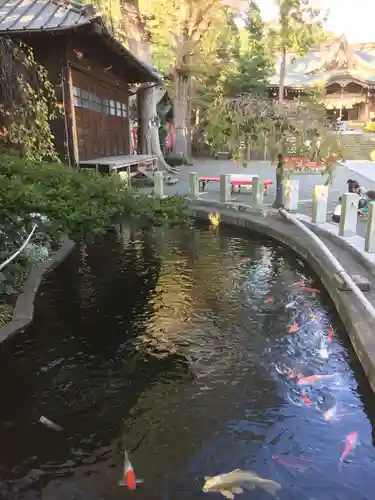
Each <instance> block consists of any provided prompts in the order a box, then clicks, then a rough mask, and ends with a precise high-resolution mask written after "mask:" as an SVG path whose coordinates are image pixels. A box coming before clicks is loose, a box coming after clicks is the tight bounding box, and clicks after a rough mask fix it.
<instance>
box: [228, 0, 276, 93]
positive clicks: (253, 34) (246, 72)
mask: <svg viewBox="0 0 375 500" xmlns="http://www.w3.org/2000/svg"><path fill="white" fill-rule="evenodd" d="M244 24H245V26H244V29H243V33H241V32H239V33H238V35H237V36H238V37H239V41H238V42H239V43H237V44H235V45H234V55H233V59H234V68H232V71H231V72H229V74H228V75H227V78H226V80H225V81H224V82H223V89H222V90H223V92H224V93H225V94H227V95H231V96H234V95H239V94H244V93H251V94H258V95H259V94H265V93H266V91H267V85H268V78H269V77H270V75H271V72H272V69H273V64H272V61H271V59H270V58H269V57H268V56H267V55H266V52H265V43H264V42H265V39H264V24H263V20H262V17H261V14H260V10H259V7H258V5H257V4H256V3H255V2H254V1H253V0H250V2H249V6H248V9H247V11H245V17H244Z"/></svg>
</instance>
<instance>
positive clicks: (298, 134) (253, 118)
mask: <svg viewBox="0 0 375 500" xmlns="http://www.w3.org/2000/svg"><path fill="white" fill-rule="evenodd" d="M208 123H209V127H208V128H207V135H208V138H209V140H210V141H211V143H212V144H213V146H214V147H215V148H216V149H220V148H223V147H226V148H227V150H228V151H229V152H230V153H231V154H232V155H233V157H234V158H235V159H236V160H239V161H241V162H242V163H243V164H246V159H245V156H246V155H245V152H246V151H245V149H246V148H245V145H246V144H248V141H249V140H251V142H252V145H253V146H254V145H256V144H257V143H258V145H259V143H260V142H261V141H262V139H263V140H264V139H266V140H267V147H268V151H269V152H270V153H271V156H272V157H273V158H275V157H276V155H277V154H278V153H283V154H288V153H289V152H290V151H289V150H290V148H291V147H293V148H294V149H295V152H294V154H297V155H302V156H306V157H308V158H310V159H312V160H315V161H320V160H325V159H326V157H330V156H332V155H340V148H339V144H338V141H337V138H336V136H335V135H333V134H331V133H330V132H329V131H328V129H327V128H326V118H325V112H324V107H323V106H322V105H321V104H320V103H319V102H318V101H317V100H316V99H315V98H314V97H313V96H310V97H306V98H305V99H301V100H300V101H298V102H294V101H289V102H286V103H282V104H280V103H278V102H275V101H274V100H272V99H268V98H262V97H258V96H252V95H250V94H244V95H241V96H238V97H236V98H228V97H224V96H220V97H219V98H218V102H217V103H216V105H215V106H213V107H212V108H211V110H210V114H209V117H208ZM262 144H263V143H262Z"/></svg>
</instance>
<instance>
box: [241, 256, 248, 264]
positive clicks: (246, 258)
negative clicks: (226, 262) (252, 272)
mask: <svg viewBox="0 0 375 500" xmlns="http://www.w3.org/2000/svg"><path fill="white" fill-rule="evenodd" d="M250 261H251V259H250V257H243V258H242V259H240V260H239V262H240V263H241V264H245V263H246V262H250Z"/></svg>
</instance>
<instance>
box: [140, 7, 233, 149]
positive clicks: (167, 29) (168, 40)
mask: <svg viewBox="0 0 375 500" xmlns="http://www.w3.org/2000/svg"><path fill="white" fill-rule="evenodd" d="M140 10H141V14H142V15H143V16H144V19H145V20H146V26H147V29H148V30H149V32H150V36H151V40H152V43H153V46H152V48H153V57H154V61H155V63H156V65H157V66H158V68H160V69H161V70H162V71H163V72H164V73H167V74H168V75H169V77H170V79H171V81H172V89H171V93H172V98H173V113H174V125H175V130H176V144H175V149H176V152H177V153H181V154H182V155H183V156H184V157H185V158H189V150H190V147H189V142H190V137H191V130H190V126H191V123H190V118H191V116H190V111H191V100H192V97H193V95H194V84H195V78H196V77H199V75H200V74H201V73H202V68H205V67H206V68H207V67H209V66H210V65H211V62H213V59H214V57H215V56H216V49H217V47H218V43H219V40H220V33H221V29H222V27H223V26H224V27H225V26H226V25H227V17H226V11H227V7H225V5H224V4H223V2H222V1H221V0H158V1H154V2H150V1H148V0H141V1H140ZM167 13H168V15H167Z"/></svg>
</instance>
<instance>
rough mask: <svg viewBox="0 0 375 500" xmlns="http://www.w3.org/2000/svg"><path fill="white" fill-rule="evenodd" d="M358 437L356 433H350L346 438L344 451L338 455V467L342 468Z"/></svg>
mask: <svg viewBox="0 0 375 500" xmlns="http://www.w3.org/2000/svg"><path fill="white" fill-rule="evenodd" d="M357 441H358V435H357V433H356V432H350V433H349V434H348V435H347V436H346V440H345V448H344V451H343V452H342V453H341V455H340V466H342V464H343V462H344V460H345V458H346V457H347V456H348V455H349V453H351V452H352V451H353V450H354V449H355V448H356V446H357Z"/></svg>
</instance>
